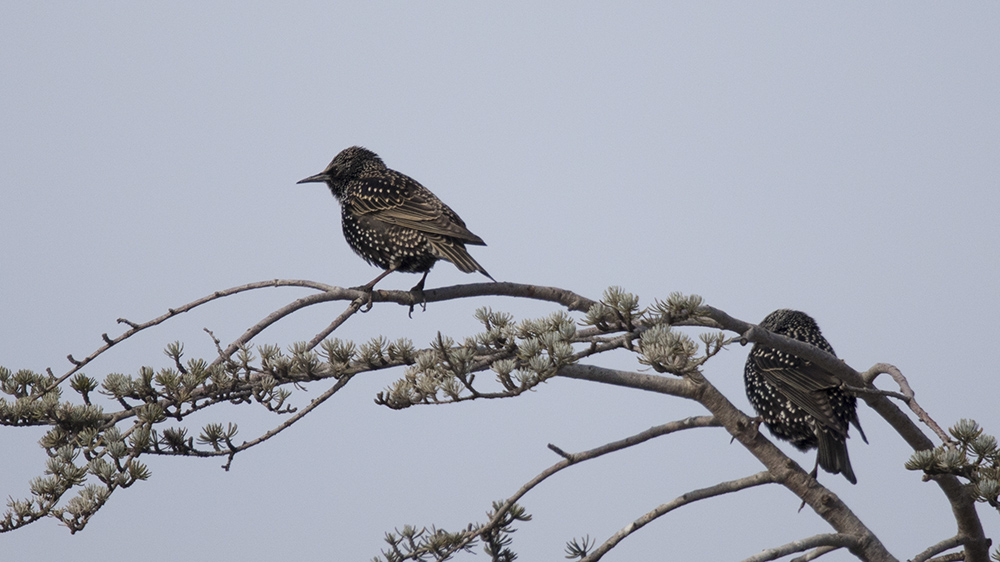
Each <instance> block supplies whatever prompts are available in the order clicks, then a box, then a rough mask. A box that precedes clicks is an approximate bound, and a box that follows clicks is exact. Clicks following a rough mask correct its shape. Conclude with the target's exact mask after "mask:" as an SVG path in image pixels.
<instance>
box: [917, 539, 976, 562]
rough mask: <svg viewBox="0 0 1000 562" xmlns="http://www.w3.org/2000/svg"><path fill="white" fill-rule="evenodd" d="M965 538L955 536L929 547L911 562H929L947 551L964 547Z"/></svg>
mask: <svg viewBox="0 0 1000 562" xmlns="http://www.w3.org/2000/svg"><path fill="white" fill-rule="evenodd" d="M962 542H964V541H963V537H962V535H955V536H954V537H951V538H947V539H944V540H943V541H941V542H939V543H937V544H934V545H931V546H929V547H927V548H926V549H925V550H924V551H923V552H921V553H920V554H918V555H916V556H914V557H913V560H910V562H927V561H928V560H930V559H931V558H933V557H934V556H936V555H938V554H941V553H942V552H944V551H946V550H950V549H952V548H955V547H957V546H962Z"/></svg>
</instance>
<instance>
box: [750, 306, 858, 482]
mask: <svg viewBox="0 0 1000 562" xmlns="http://www.w3.org/2000/svg"><path fill="white" fill-rule="evenodd" d="M760 327H761V328H765V329H767V330H770V331H771V332H774V333H776V334H781V335H783V336H788V337H790V338H794V339H797V340H799V341H802V342H806V343H808V344H811V345H814V346H816V347H818V348H820V349H822V350H823V351H826V352H828V353H830V354H833V355H836V354H835V353H834V352H833V348H832V347H831V346H830V343H829V342H827V341H826V338H824V337H823V334H822V333H821V332H820V330H819V326H818V325H816V321H815V320H813V319H812V317H810V316H809V315H808V314H806V313H804V312H799V311H797V310H789V309H780V310H776V311H774V312H772V313H771V314H768V315H767V318H765V319H764V321H763V322H761V323H760ZM743 381H744V383H746V391H747V398H749V399H750V403H751V404H752V405H753V407H754V409H755V410H756V411H757V415H759V416H760V417H761V418H762V421H763V422H764V425H766V426H767V428H768V429H770V430H771V433H773V434H774V436H775V437H777V438H778V439H781V440H784V441H788V442H789V443H791V444H792V445H794V446H795V447H796V448H798V449H799V450H801V451H808V450H809V449H818V452H817V457H816V463H817V465H818V466H820V467H822V468H823V470H825V471H827V472H830V473H833V474H843V475H844V477H845V478H847V480H848V481H849V482H850V483H851V484H857V482H858V480H857V478H856V477H855V476H854V469H853V468H851V459H850V458H849V457H848V456H847V431H848V428H849V425H850V424H853V425H854V426H855V427H857V428H858V432H860V433H861V438H862V439H864V441H865V443H867V442H868V439H867V438H866V437H865V432H864V431H862V430H861V425H860V423H859V422H858V414H857V398H855V397H854V396H853V395H851V394H850V393H848V392H847V390H845V389H844V385H843V383H842V382H841V381H840V379H838V378H837V377H835V376H833V375H832V374H830V373H829V372H827V371H825V370H823V369H822V368H820V367H818V366H816V365H813V364H812V363H810V362H809V361H806V360H805V359H801V358H799V357H797V356H795V355H791V354H788V353H785V352H784V351H778V350H777V349H772V348H770V347H766V346H763V345H760V344H754V346H753V349H752V350H751V351H750V356H749V357H747V363H746V367H745V369H744V371H743ZM815 473H816V470H815V469H813V475H814V476H815Z"/></svg>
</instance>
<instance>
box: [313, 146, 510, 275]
mask: <svg viewBox="0 0 1000 562" xmlns="http://www.w3.org/2000/svg"><path fill="white" fill-rule="evenodd" d="M310 182H317V183H318V182H323V183H326V185H327V186H328V187H329V188H330V191H332V192H333V195H334V197H336V198H337V201H338V202H339V203H340V207H341V214H340V217H341V222H342V226H343V229H344V238H346V239H347V244H348V245H350V247H351V249H352V250H354V251H355V253H357V254H358V255H359V256H361V257H362V258H364V260H365V261H367V262H368V263H370V264H372V265H376V266H378V267H381V268H382V269H384V270H385V271H384V272H382V273H381V274H380V275H379V276H378V277H376V278H375V279H373V280H371V281H370V282H369V283H368V284H366V285H365V286H364V287H365V288H366V289H367V290H371V289H372V288H373V287H374V286H375V284H376V283H378V282H379V281H381V280H382V278H384V277H385V276H386V275H389V274H390V273H392V272H393V271H404V272H409V273H423V274H424V275H423V277H421V278H420V282H419V283H417V285H416V286H415V287H413V289H412V290H414V291H421V290H423V288H424V281H425V280H426V279H427V273H428V272H429V271H430V270H431V267H433V266H434V263H435V262H436V261H438V260H447V261H450V262H451V263H453V264H455V267H457V268H458V269H459V270H461V271H462V272H464V273H472V272H474V271H478V272H480V273H482V274H483V275H485V276H487V277H489V278H490V280H492V281H496V280H495V279H493V277H491V276H490V274H489V273H487V272H486V270H485V269H483V266H481V265H479V263H477V262H476V260H474V259H472V256H470V255H469V252H468V251H466V249H465V245H466V244H470V245H475V246H485V245H486V243H485V242H483V239H482V238H480V237H478V236H476V235H475V234H473V233H472V232H470V231H469V229H467V228H466V227H465V222H464V221H462V219H461V218H459V216H458V215H457V214H456V213H455V211H452V210H451V208H450V207H448V205H445V204H444V203H442V202H441V200H440V199H438V198H437V197H436V196H435V195H434V194H433V193H431V192H430V190H429V189H427V188H426V187H424V186H422V185H420V183H418V182H417V181H416V180H415V179H413V178H411V177H409V176H407V175H404V174H401V173H399V172H397V171H395V170H391V169H389V168H387V167H386V165H385V163H383V162H382V159H381V158H379V157H378V155H377V154H375V153H374V152H372V151H370V150H368V149H367V148H362V147H360V146H352V147H350V148H346V149H344V150H342V151H341V152H340V153H339V154H337V156H336V157H334V159H333V161H332V162H330V165H329V166H327V167H326V169H325V170H323V171H322V172H320V173H318V174H316V175H314V176H309V177H308V178H305V179H303V180H301V181H299V182H298V183H310Z"/></svg>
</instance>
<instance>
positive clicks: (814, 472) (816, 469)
mask: <svg viewBox="0 0 1000 562" xmlns="http://www.w3.org/2000/svg"><path fill="white" fill-rule="evenodd" d="M809 476H812V477H813V480H815V481H816V482H819V478H818V477H819V455H816V465H815V466H813V469H812V472H810V473H809ZM805 506H806V500H802V503H801V504H799V511H802V508H803V507H805Z"/></svg>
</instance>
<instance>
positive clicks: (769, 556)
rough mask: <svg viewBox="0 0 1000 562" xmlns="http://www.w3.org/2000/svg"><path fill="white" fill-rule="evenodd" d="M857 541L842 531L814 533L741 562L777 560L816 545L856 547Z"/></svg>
mask: <svg viewBox="0 0 1000 562" xmlns="http://www.w3.org/2000/svg"><path fill="white" fill-rule="evenodd" d="M859 542H860V541H859V540H858V538H857V537H852V536H850V535H845V534H843V533H831V534H827V535H815V536H812V537H808V538H805V539H800V540H797V541H792V542H790V543H788V544H784V545H781V546H779V547H777V548H769V549H767V550H765V551H763V552H761V553H760V554H758V555H756V556H751V557H750V558H745V559H744V560H743V562H767V561H768V560H777V559H778V558H781V557H782V556H788V555H789V554H794V553H796V552H802V551H803V550H809V549H810V548H815V547H818V546H820V547H822V546H832V547H836V548H843V547H845V546H846V547H847V548H857V547H858V546H859ZM831 550H833V549H830V550H827V551H825V552H824V554H825V553H826V552H830V551H831Z"/></svg>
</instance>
